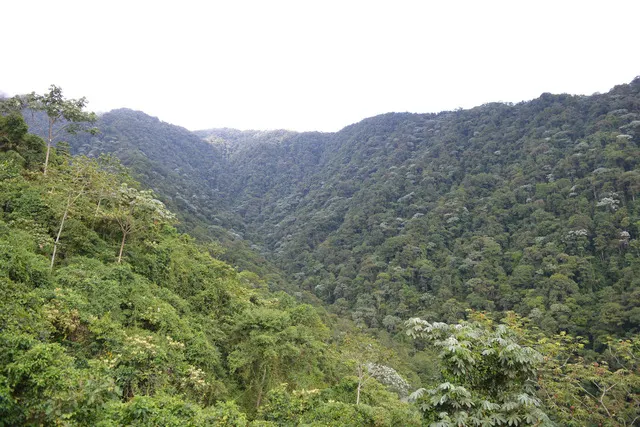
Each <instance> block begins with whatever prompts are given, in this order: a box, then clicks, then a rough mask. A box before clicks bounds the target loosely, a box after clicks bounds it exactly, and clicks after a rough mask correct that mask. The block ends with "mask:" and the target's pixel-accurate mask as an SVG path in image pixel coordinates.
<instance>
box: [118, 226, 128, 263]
mask: <svg viewBox="0 0 640 427" xmlns="http://www.w3.org/2000/svg"><path fill="white" fill-rule="evenodd" d="M126 238H127V233H125V232H124V231H123V232H122V243H121V244H120V253H119V254H118V264H120V262H121V261H122V251H124V241H125V240H126Z"/></svg>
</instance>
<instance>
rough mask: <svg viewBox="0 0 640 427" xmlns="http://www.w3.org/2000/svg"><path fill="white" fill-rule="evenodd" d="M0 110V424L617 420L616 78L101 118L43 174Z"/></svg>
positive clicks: (627, 231)
mask: <svg viewBox="0 0 640 427" xmlns="http://www.w3.org/2000/svg"><path fill="white" fill-rule="evenodd" d="M9 101H10V100H5V102H4V105H5V113H3V115H2V116H0V120H2V121H1V122H0V177H1V178H2V184H1V187H0V207H1V210H0V214H1V216H0V239H1V242H2V244H1V245H0V256H1V259H2V260H3V262H2V264H1V266H0V269H1V270H0V272H1V273H2V275H1V276H0V280H2V281H3V287H2V292H3V293H4V296H3V298H2V304H3V305H2V311H1V312H0V315H1V316H2V318H0V358H2V362H3V363H2V365H3V366H4V368H2V370H0V419H2V420H6V421H0V424H1V423H2V422H4V423H5V424H6V425H15V424H53V423H56V422H59V421H60V420H67V421H65V422H68V423H69V424H79V425H87V424H100V425H112V424H113V425H119V424H136V423H137V424H140V425H156V424H164V425H170V424H175V425H183V424H184V423H185V422H189V423H192V424H194V425H199V424H203V425H205V424H211V423H213V424H215V423H218V424H219V425H245V424H251V425H376V426H377V425H438V426H449V425H451V426H454V425H470V426H471V425H553V424H554V423H555V424H559V425H576V426H580V425H634V423H636V422H637V420H638V419H640V418H638V417H639V416H640V408H639V407H638V403H639V400H638V392H639V391H640V389H639V387H640V382H639V381H638V379H639V378H640V376H638V374H639V372H638V356H640V353H639V348H638V345H639V342H640V341H639V340H638V337H639V335H638V332H639V331H638V329H639V328H640V303H639V301H640V299H639V298H638V295H640V279H639V277H640V239H639V233H640V215H639V213H640V212H639V209H640V201H638V197H639V196H640V168H639V166H638V162H639V159H640V78H636V79H635V80H634V81H632V82H631V83H629V84H623V85H619V86H616V87H615V88H613V89H612V90H611V91H610V92H608V93H605V94H595V95H592V96H573V95H566V94H564V95H552V94H543V95H542V96H540V97H539V98H538V99H535V100H533V101H530V102H523V103H520V104H515V105H511V104H501V103H493V104H486V105H483V106H480V107H477V108H473V109H470V110H458V111H450V112H442V113H439V114H409V113H390V114H385V115H381V116H377V117H372V118H369V119H365V120H363V121H361V122H359V123H356V124H353V125H351V126H348V127H346V128H344V129H343V130H341V131H339V132H336V133H318V132H308V133H297V132H290V131H239V130H234V129H210V130H203V131H198V132H190V131H188V130H186V129H184V128H180V127H177V126H173V125H170V124H167V123H164V122H161V121H159V120H158V119H156V118H153V117H150V116H148V115H146V114H144V113H142V112H137V111H132V110H128V109H121V110H114V111H111V112H108V113H104V114H102V115H101V116H100V117H98V118H97V120H96V121H95V123H94V124H93V125H94V126H95V127H96V128H97V130H98V131H99V132H98V133H93V132H92V133H88V132H84V133H82V132H81V133H78V134H77V135H67V136H66V137H65V140H66V141H67V142H68V144H58V147H57V149H53V150H52V154H51V160H50V161H49V162H48V168H49V172H48V173H47V174H46V176H45V174H43V173H42V172H43V171H42V169H43V164H44V162H45V158H46V157H47V156H48V155H47V151H48V147H49V146H50V144H49V143H45V142H44V141H43V140H42V139H40V138H38V137H37V136H35V135H34V134H38V135H41V136H46V129H47V117H46V115H44V114H43V113H42V112H40V113H38V112H37V111H35V112H33V113H31V112H27V111H23V114H21V113H20V112H19V109H16V108H15V107H13V109H12V105H14V104H13V103H12V102H9ZM23 106H24V105H23ZM23 116H24V119H23ZM24 120H26V121H27V123H28V125H29V128H30V131H31V132H32V133H28V131H27V124H26V123H25V121H24ZM120 163H121V164H122V165H124V166H126V168H124V167H122V166H121V165H120ZM127 168H128V169H127ZM145 188H150V189H153V191H150V190H146V189H145ZM165 205H166V207H165ZM176 218H177V219H176ZM176 227H177V229H176ZM183 232H188V233H190V234H191V235H193V236H194V238H192V237H189V236H188V235H186V234H181V233H183ZM283 290H284V291H286V293H283V292H281V291H283ZM54 362H55V363H54ZM225 423H226V424H225Z"/></svg>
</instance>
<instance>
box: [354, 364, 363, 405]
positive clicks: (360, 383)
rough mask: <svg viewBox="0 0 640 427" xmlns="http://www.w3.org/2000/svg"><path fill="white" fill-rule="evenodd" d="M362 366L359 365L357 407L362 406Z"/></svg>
mask: <svg viewBox="0 0 640 427" xmlns="http://www.w3.org/2000/svg"><path fill="white" fill-rule="evenodd" d="M362 377H363V372H362V366H361V365H358V391H357V392H356V405H359V404H360V390H362Z"/></svg>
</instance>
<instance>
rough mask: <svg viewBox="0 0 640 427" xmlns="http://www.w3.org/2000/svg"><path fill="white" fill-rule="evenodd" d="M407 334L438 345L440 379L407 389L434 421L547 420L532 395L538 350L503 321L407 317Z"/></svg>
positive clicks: (522, 422)
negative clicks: (432, 384) (429, 385)
mask: <svg viewBox="0 0 640 427" xmlns="http://www.w3.org/2000/svg"><path fill="white" fill-rule="evenodd" d="M407 327H408V330H407V334H408V335H409V336H411V337H413V338H423V339H426V340H427V341H428V342H429V343H430V344H432V345H434V346H435V347H438V348H439V349H440V350H441V353H440V363H441V366H442V373H441V374H442V378H443V380H444V382H442V383H441V384H439V385H438V386H436V387H435V388H431V389H424V388H421V389H419V390H417V391H416V392H414V393H413V394H412V395H411V399H413V400H416V401H418V402H419V404H420V408H421V409H422V411H423V413H424V416H425V418H426V419H427V420H428V421H430V422H432V424H430V425H432V426H442V427H445V426H447V427H448V426H451V427H453V426H475V425H487V426H492V425H504V424H506V425H510V426H521V425H551V421H550V420H549V418H548V417H547V415H546V414H545V413H544V412H543V411H542V410H541V409H540V406H541V403H540V400H539V399H538V398H537V397H536V396H535V388H534V386H535V383H536V373H537V367H538V365H539V364H540V362H541V361H542V356H541V355H540V354H539V353H538V352H537V351H535V350H533V349H532V348H531V347H523V346H521V345H520V344H518V342H517V336H516V334H515V333H514V332H513V331H511V330H510V329H509V328H508V327H507V326H506V325H499V326H497V327H495V328H492V327H491V326H486V325H483V324H480V323H471V322H463V323H460V324H457V325H448V324H446V323H438V322H434V323H429V322H426V321H424V320H422V319H418V318H413V319H409V320H408V321H407Z"/></svg>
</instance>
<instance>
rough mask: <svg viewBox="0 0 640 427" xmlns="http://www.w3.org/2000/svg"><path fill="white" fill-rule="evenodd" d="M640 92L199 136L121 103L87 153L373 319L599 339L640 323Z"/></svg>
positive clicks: (393, 324) (362, 318)
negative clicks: (468, 322)
mask: <svg viewBox="0 0 640 427" xmlns="http://www.w3.org/2000/svg"><path fill="white" fill-rule="evenodd" d="M639 91H640V80H639V79H636V80H634V81H633V82H632V83H630V84H625V85H620V86H617V87H616V88H614V89H613V90H611V91H610V92H609V93H606V94H598V95H593V96H571V95H551V94H543V95H542V96H541V97H540V98H538V99H535V100H533V101H530V102H526V103H520V104H517V105H507V104H487V105H483V106H480V107H477V108H474V109H471V110H460V111H453V112H443V113H439V114H397V113H391V114H385V115H381V116H377V117H372V118H369V119H366V120H363V121H362V122H360V123H356V124H354V125H351V126H348V127H346V128H345V129H343V130H341V131H340V132H337V133H295V132H287V131H271V132H257V131H236V130H230V129H219V130H209V131H201V132H199V133H198V135H199V137H197V136H195V135H194V134H192V133H189V132H187V131H186V130H184V129H181V128H177V127H173V126H171V125H168V124H165V123H162V122H159V121H158V120H157V119H153V118H150V117H148V116H145V115H144V114H142V113H134V112H130V111H127V110H119V111H114V112H112V113H108V114H105V115H104V116H103V117H102V118H101V123H99V126H100V127H102V128H103V129H102V133H101V135H99V136H98V137H96V138H93V139H91V138H89V137H84V139H83V140H72V146H73V147H75V149H76V150H78V151H80V152H87V153H89V152H97V151H100V150H101V151H110V152H114V153H116V154H117V155H118V156H119V157H121V158H122V159H123V160H124V162H125V164H128V165H130V166H132V167H133V169H134V171H136V173H137V174H138V176H139V177H141V179H142V181H143V182H145V183H148V184H149V185H150V186H152V187H153V188H154V189H156V190H157V191H158V192H159V193H160V194H162V195H164V198H165V199H166V200H167V201H168V202H169V204H170V205H172V203H173V206H175V207H176V208H178V209H180V210H181V211H182V212H185V213H186V215H188V217H194V218H197V219H198V222H197V224H198V225H197V226H198V227H201V228H202V227H203V226H202V224H205V223H207V224H210V225H208V226H207V227H209V230H205V231H207V232H210V231H211V230H214V231H215V230H218V231H219V233H218V235H219V236H228V234H227V233H225V232H224V228H228V229H230V230H231V233H232V235H233V236H235V237H234V239H237V240H238V241H241V242H243V244H246V245H249V244H250V245H251V246H252V247H253V249H254V250H257V251H260V252H261V253H262V254H263V255H264V256H265V257H266V258H267V259H269V260H271V261H273V262H275V263H276V264H277V265H278V266H279V267H280V268H281V269H283V270H284V271H286V272H287V274H288V276H289V278H290V279H291V280H294V281H295V282H296V283H297V286H298V287H299V288H300V289H302V290H305V291H309V292H311V293H313V294H315V295H316V296H318V297H320V298H322V299H323V300H324V301H326V302H327V303H329V304H331V305H332V307H333V309H334V310H335V311H336V312H338V313H342V314H345V315H348V316H351V317H352V318H353V319H354V320H355V321H356V322H357V323H358V324H360V325H361V326H362V327H373V328H386V329H388V330H389V331H394V330H396V328H397V327H398V325H400V322H401V320H402V319H404V318H406V317H407V316H408V315H410V314H419V315H422V316H424V317H426V318H430V319H444V320H449V321H454V320H456V319H458V318H460V317H464V316H465V310H466V309H468V308H473V309H476V310H490V311H494V310H496V311H504V310H516V311H517V312H519V313H521V314H524V315H529V316H531V317H532V318H533V319H534V321H535V322H536V324H538V325H539V326H540V327H542V328H543V329H545V330H547V331H549V332H557V331H560V330H568V331H570V332H573V333H576V334H581V335H587V336H590V337H592V338H594V340H595V341H596V342H597V341H602V340H605V339H606V336H607V335H608V334H611V333H614V334H620V335H624V334H626V333H632V332H634V331H636V330H637V329H638V327H640V317H638V315H637V313H638V312H640V307H638V306H637V303H636V298H635V297H634V295H635V293H636V291H637V290H638V284H637V283H636V279H635V277H637V276H638V269H639V268H640V265H639V263H638V262H637V261H636V259H637V255H638V250H639V249H638V232H639V225H638V221H639V219H640V218H639V217H638V206H637V203H638V202H637V195H638V191H639V189H640V174H639V171H638V159H639V158H640V151H639V148H638V146H639V143H640V141H639V138H640V135H639V133H640V128H639V124H640V95H639ZM138 125H140V126H138ZM200 138H204V139H205V140H206V141H208V143H205V142H203V141H202V140H201V139H200ZM193 224H196V222H195V221H194V222H193V223H192V225H193ZM211 224H212V225H211ZM216 227H217V228H216ZM205 228H206V227H205ZM245 247H246V246H245ZM612 312H613V313H616V314H615V315H614V316H612V315H611V314H610V313H612Z"/></svg>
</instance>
